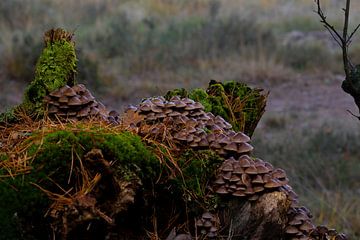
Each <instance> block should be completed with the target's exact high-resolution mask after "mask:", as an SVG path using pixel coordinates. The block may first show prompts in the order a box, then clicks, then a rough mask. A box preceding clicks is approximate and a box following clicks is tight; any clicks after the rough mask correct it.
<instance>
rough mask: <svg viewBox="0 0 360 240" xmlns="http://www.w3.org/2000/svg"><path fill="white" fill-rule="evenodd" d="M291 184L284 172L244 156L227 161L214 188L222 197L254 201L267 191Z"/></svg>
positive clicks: (219, 171) (221, 167) (220, 169)
mask: <svg viewBox="0 0 360 240" xmlns="http://www.w3.org/2000/svg"><path fill="white" fill-rule="evenodd" d="M288 182H289V180H288V178H287V177H286V174H285V172H284V170H282V169H280V168H277V169H274V167H273V166H272V165H271V164H270V163H268V162H264V161H263V160H261V159H251V158H250V157H249V156H248V155H242V156H241V157H239V159H237V160H236V159H235V158H233V157H231V158H229V159H227V160H225V161H224V162H223V163H222V165H221V166H220V168H219V169H218V174H217V178H216V180H215V181H214V182H213V186H214V187H213V188H214V190H215V192H216V193H218V194H221V195H229V194H230V195H232V196H235V197H247V198H248V200H250V201H254V200H257V199H258V198H259V196H260V195H261V194H262V193H263V192H264V191H266V190H271V189H274V188H279V187H282V186H285V185H287V183H288Z"/></svg>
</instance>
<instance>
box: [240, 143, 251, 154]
mask: <svg viewBox="0 0 360 240" xmlns="http://www.w3.org/2000/svg"><path fill="white" fill-rule="evenodd" d="M253 149H254V148H253V146H251V145H250V144H248V143H240V144H239V146H238V152H239V153H247V152H251V151H252V150H253Z"/></svg>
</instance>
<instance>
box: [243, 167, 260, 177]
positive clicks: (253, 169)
mask: <svg viewBox="0 0 360 240" xmlns="http://www.w3.org/2000/svg"><path fill="white" fill-rule="evenodd" d="M245 173H247V174H252V175H253V174H258V171H257V169H256V167H255V166H253V165H251V166H249V167H248V168H246V169H245Z"/></svg>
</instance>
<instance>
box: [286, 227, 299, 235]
mask: <svg viewBox="0 0 360 240" xmlns="http://www.w3.org/2000/svg"><path fill="white" fill-rule="evenodd" d="M285 232H286V233H288V234H291V235H296V234H298V233H300V232H299V230H298V229H297V227H294V226H287V227H286V228H285Z"/></svg>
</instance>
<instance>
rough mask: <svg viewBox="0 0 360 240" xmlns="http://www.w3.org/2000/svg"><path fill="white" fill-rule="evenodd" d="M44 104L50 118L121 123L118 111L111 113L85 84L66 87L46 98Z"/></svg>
mask: <svg viewBox="0 0 360 240" xmlns="http://www.w3.org/2000/svg"><path fill="white" fill-rule="evenodd" d="M44 102H45V104H47V108H48V111H47V113H48V115H49V116H50V117H51V116H57V117H60V118H62V119H68V120H83V119H92V118H97V119H100V120H105V121H109V122H111V123H118V121H119V117H118V115H119V114H118V113H117V112H116V111H110V112H109V111H108V110H107V109H106V108H105V106H104V105H103V104H102V103H101V102H99V101H96V99H95V97H94V96H93V95H92V94H91V93H90V91H89V90H88V89H87V88H86V87H85V85H83V84H77V85H74V86H72V87H70V86H68V85H65V86H63V87H62V88H60V89H57V90H55V91H53V92H50V93H49V95H47V96H45V98H44Z"/></svg>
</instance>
